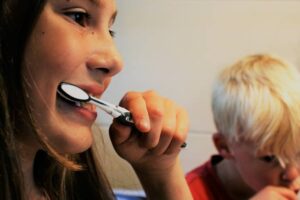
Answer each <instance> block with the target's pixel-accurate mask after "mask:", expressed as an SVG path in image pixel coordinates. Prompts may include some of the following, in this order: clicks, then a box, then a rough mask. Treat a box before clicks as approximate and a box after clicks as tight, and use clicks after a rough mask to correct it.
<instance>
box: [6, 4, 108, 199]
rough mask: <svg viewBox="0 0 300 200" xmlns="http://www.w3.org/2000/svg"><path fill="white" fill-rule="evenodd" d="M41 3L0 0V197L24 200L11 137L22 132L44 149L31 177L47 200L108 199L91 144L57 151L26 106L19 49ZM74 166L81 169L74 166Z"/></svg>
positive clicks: (23, 43)
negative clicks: (80, 149)
mask: <svg viewBox="0 0 300 200" xmlns="http://www.w3.org/2000/svg"><path fill="white" fill-rule="evenodd" d="M45 3H46V1H45V0H26V2H24V1H23V0H2V1H1V7H0V88H1V89H0V199H5V200H19V199H20V200H21V199H27V198H26V197H25V194H24V180H23V174H22V172H21V167H20V158H19V156H18V146H17V143H16V140H17V138H19V137H21V138H22V137H26V134H35V136H36V138H37V139H38V140H39V141H40V142H41V145H42V146H43V147H44V149H45V151H42V150H41V151H39V152H38V153H37V155H36V158H35V162H34V179H35V182H36V184H37V185H38V186H40V187H41V189H43V190H44V191H46V192H47V194H48V195H49V197H50V198H51V199H53V200H54V199H62V200H64V199H68V200H72V199H80V200H82V199H105V200H107V199H113V193H112V190H111V188H110V186H109V183H108V181H107V179H106V178H105V176H104V173H103V171H102V170H101V167H100V161H99V158H98V156H97V155H96V154H95V152H94V150H93V147H92V148H90V149H88V150H87V151H85V152H83V153H80V154H77V155H60V154H58V153H57V151H55V149H54V148H52V147H51V146H50V145H49V144H47V142H45V141H44V140H43V139H42V138H41V137H40V135H39V133H38V131H37V130H36V128H35V126H34V120H32V117H31V110H30V108H29V107H28V104H26V102H27V101H28V100H27V99H26V91H25V90H24V84H26V83H25V82H24V79H23V77H22V69H21V68H22V61H23V55H24V49H25V47H26V42H27V40H28V38H29V36H30V34H31V31H32V30H33V28H34V26H35V23H36V21H37V20H38V17H39V14H40V13H41V12H42V10H43V7H44V5H45ZM24 102H25V103H24ZM24 130H26V131H24ZM76 163H79V164H80V165H77V164H76ZM80 166H81V167H82V170H78V169H79V168H80Z"/></svg>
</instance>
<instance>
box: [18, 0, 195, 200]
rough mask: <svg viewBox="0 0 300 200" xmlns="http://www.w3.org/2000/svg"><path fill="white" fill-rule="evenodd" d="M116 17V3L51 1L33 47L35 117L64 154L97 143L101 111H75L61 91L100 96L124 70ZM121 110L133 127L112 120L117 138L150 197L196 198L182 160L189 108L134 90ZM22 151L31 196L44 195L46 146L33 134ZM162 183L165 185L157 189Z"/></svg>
mask: <svg viewBox="0 0 300 200" xmlns="http://www.w3.org/2000/svg"><path fill="white" fill-rule="evenodd" d="M115 16H116V5H115V2H114V1H112V0H101V1H100V0H99V1H98V0H96V1H90V0H85V1H83V0H70V1H67V0H49V1H48V2H47V3H46V5H45V8H44V10H43V11H42V13H41V16H40V18H39V19H38V22H37V25H36V26H35V27H34V29H33V32H32V34H31V37H30V39H29V41H28V43H27V47H26V50H25V55H24V63H23V64H24V68H23V69H24V70H23V74H24V77H25V81H26V82H27V84H26V90H27V92H28V95H29V96H30V97H31V98H30V101H31V102H30V106H31V108H32V110H33V118H34V119H35V121H36V122H37V123H36V124H37V126H38V128H39V130H40V131H41V133H42V135H43V137H45V138H46V139H47V140H48V142H49V143H50V144H51V145H53V146H54V147H55V148H56V149H57V150H58V151H59V152H60V153H70V154H73V153H79V152H82V151H85V150H86V149H88V148H89V147H90V146H91V144H92V142H93V137H92V132H91V126H92V124H93V123H94V121H95V119H96V117H97V114H96V112H95V107H94V106H91V105H89V104H87V105H85V106H84V107H76V106H74V105H70V104H68V103H66V102H65V101H63V100H61V99H60V98H59V97H58V96H57V94H56V91H57V87H58V85H59V83H60V82H62V81H64V82H69V83H72V84H76V85H78V86H80V87H81V88H83V89H84V90H86V91H87V92H88V93H90V94H92V95H93V96H96V97H98V98H100V97H101V95H102V94H103V93H104V92H105V90H106V88H107V87H108V85H109V83H110V81H111V79H112V77H113V76H114V75H115V74H117V73H118V72H120V71H121V69H122V67H123V64H122V60H121V58H120V55H119V53H118V51H117V49H116V47H115V45H114V42H113V37H112V34H111V31H110V27H111V26H112V24H113V22H114V19H115ZM120 105H122V106H124V107H125V108H127V109H128V110H130V111H131V113H132V116H133V120H134V122H135V128H134V130H132V128H131V127H126V126H123V125H121V124H118V123H117V122H113V123H112V125H111V127H110V136H111V140H112V143H113V145H114V147H115V149H116V151H117V152H118V153H119V155H120V156H122V157H123V158H124V159H126V160H128V161H129V162H130V163H131V164H132V166H133V167H134V169H135V170H136V172H137V175H138V176H139V178H140V180H141V182H142V184H143V186H144V187H145V190H146V193H147V195H148V196H149V198H150V199H151V198H153V199H192V197H191V195H190V193H189V189H188V187H187V185H186V182H185V179H184V174H183V171H182V169H181V166H180V164H179V160H178V153H179V151H180V145H181V144H182V143H183V142H184V140H185V138H186V134H187V131H188V116H187V113H186V112H185V111H184V109H182V108H181V107H179V106H178V105H176V104H175V103H174V102H172V101H170V100H168V99H166V98H163V97H161V96H159V95H158V94H157V93H156V92H154V91H146V92H142V93H141V92H128V93H127V94H125V95H124V97H123V99H122V100H121V103H120ZM137 132H139V133H137ZM138 134H140V135H141V136H140V137H137V135H138ZM20 147H21V149H22V151H21V152H23V153H22V168H23V172H24V176H25V182H26V183H25V186H26V190H27V193H28V196H29V197H31V198H39V197H40V196H42V193H41V191H39V189H38V188H37V187H36V186H35V183H34V181H33V178H32V177H33V176H32V166H33V159H34V156H35V154H36V152H37V151H38V150H39V149H40V148H41V146H40V145H39V143H38V141H36V140H35V139H34V138H33V137H30V136H28V137H27V138H26V139H22V140H20ZM24 152H25V153H24ZM159 183H160V184H159ZM161 184H162V185H164V186H165V187H158V185H161ZM174 188H178V189H177V190H174Z"/></svg>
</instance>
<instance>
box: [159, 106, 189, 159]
mask: <svg viewBox="0 0 300 200" xmlns="http://www.w3.org/2000/svg"><path fill="white" fill-rule="evenodd" d="M176 119H177V120H176V130H175V132H174V135H173V139H172V142H171V143H170V145H169V147H168V149H167V150H166V152H165V154H172V153H178V151H180V149H181V147H182V145H183V144H184V143H185V140H186V138H187V133H188V130H189V117H188V114H187V112H186V111H185V110H184V109H182V108H179V109H178V112H177V115H176Z"/></svg>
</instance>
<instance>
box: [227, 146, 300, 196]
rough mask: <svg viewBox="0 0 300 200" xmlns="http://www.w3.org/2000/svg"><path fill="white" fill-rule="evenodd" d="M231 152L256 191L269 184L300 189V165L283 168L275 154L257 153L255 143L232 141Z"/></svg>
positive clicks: (237, 167)
mask: <svg viewBox="0 0 300 200" xmlns="http://www.w3.org/2000/svg"><path fill="white" fill-rule="evenodd" d="M230 153H231V155H232V160H233V163H234V165H235V167H236V169H237V171H238V172H239V174H240V176H241V178H242V179H243V181H244V182H245V183H246V184H247V185H248V186H249V187H250V188H251V189H253V190H255V191H256V192H257V191H260V190H261V189H263V188H264V187H266V186H268V185H273V186H283V187H287V188H290V189H291V190H293V191H295V192H298V191H299V189H300V170H299V166H298V167H296V166H295V165H287V166H286V167H285V168H283V167H282V166H281V165H280V163H279V161H278V160H277V158H276V157H275V156H273V155H271V154H268V153H265V152H258V153H256V152H255V145H254V144H253V143H252V144H251V143H248V142H247V143H246V142H235V143H231V144H230Z"/></svg>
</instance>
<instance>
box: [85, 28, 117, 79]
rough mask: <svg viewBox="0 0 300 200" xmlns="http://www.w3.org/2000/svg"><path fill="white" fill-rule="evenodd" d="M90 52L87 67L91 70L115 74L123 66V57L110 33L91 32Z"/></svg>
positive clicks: (109, 74) (110, 74)
mask: <svg viewBox="0 0 300 200" xmlns="http://www.w3.org/2000/svg"><path fill="white" fill-rule="evenodd" d="M89 44H90V53H89V54H88V58H87V63H86V65H87V67H88V68H89V69H90V70H94V71H97V72H99V71H100V72H102V73H103V74H106V75H108V76H114V75H115V74H117V73H118V72H120V71H121V70H122V68H123V61H122V58H121V56H120V54H119V52H118V50H117V48H116V45H115V43H114V41H113V39H112V36H111V35H110V34H109V33H105V34H91V37H90V41H89Z"/></svg>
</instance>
